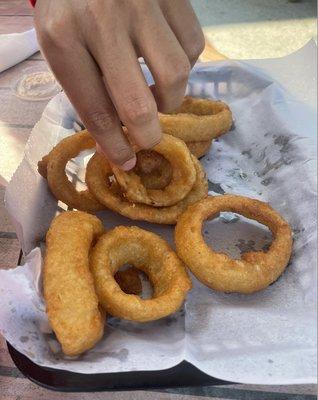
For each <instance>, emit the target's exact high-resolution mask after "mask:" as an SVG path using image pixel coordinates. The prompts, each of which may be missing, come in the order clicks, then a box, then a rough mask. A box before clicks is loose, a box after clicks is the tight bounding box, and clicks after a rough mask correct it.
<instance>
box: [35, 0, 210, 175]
mask: <svg viewBox="0 0 318 400" xmlns="http://www.w3.org/2000/svg"><path fill="white" fill-rule="evenodd" d="M35 25H36V30H37V35H38V39H39V43H40V45H41V48H42V51H43V53H44V55H45V57H46V59H47V61H48V63H49V64H50V67H51V69H52V71H53V73H54V74H55V76H56V78H57V79H58V80H59V82H60V83H61V85H62V87H63V88H64V90H65V92H66V94H67V95H68V97H69V98H70V100H71V101H72V103H73V105H74V107H75V108H76V110H77V112H78V113H79V115H80V117H81V118H82V120H83V122H84V124H85V126H86V127H87V129H88V130H89V131H90V132H91V134H92V135H93V136H94V138H95V140H96V142H97V144H98V146H99V148H100V150H101V151H102V152H103V153H104V154H105V155H106V157H107V158H108V159H109V160H110V161H111V162H112V163H114V164H116V165H118V166H121V167H122V168H123V169H126V170H128V169H131V168H133V166H134V165H135V162H136V156H135V154H134V151H133V148H132V146H131V144H130V141H131V142H133V143H135V144H137V145H138V146H139V147H141V148H144V149H149V148H151V147H153V146H154V145H155V144H157V143H158V142H159V141H160V138H161V130H160V126H159V120H158V115H157V112H158V109H159V111H161V112H169V111H173V110H174V109H175V108H177V107H178V106H179V105H180V104H181V101H182V98H183V96H184V93H185V89H186V84H187V80H188V75H189V72H190V69H191V66H193V65H194V63H195V62H196V60H197V58H198V56H199V55H200V53H201V52H202V50H203V47H204V38H203V34H202V31H201V28H200V25H199V23H198V21H197V18H196V16H195V14H194V12H193V10H192V8H191V5H190V2H189V1H188V0H37V3H36V8H35ZM138 57H143V58H144V59H145V61H146V63H147V65H148V67H149V68H150V70H151V73H152V75H153V77H154V81H155V85H154V86H153V87H151V88H149V87H148V86H147V83H146V81H145V79H144V77H143V74H142V71H141V68H140V65H139V62H138ZM120 121H122V122H123V124H124V125H125V126H127V128H128V131H129V140H128V139H127V137H126V136H125V135H124V133H123V130H122V127H121V123H120Z"/></svg>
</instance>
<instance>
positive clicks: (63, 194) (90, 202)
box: [38, 130, 105, 212]
mask: <svg viewBox="0 0 318 400" xmlns="http://www.w3.org/2000/svg"><path fill="white" fill-rule="evenodd" d="M94 147H95V141H94V139H93V138H92V137H91V135H90V134H89V133H88V132H87V131H86V130H85V131H82V132H78V133H76V134H74V135H72V136H68V137H66V138H65V139H63V140H61V141H60V142H59V143H58V144H57V145H56V146H55V147H54V148H53V149H52V150H51V152H50V153H49V154H48V155H47V156H45V157H44V158H43V159H42V161H40V162H39V164H38V170H39V172H40V173H41V175H42V176H44V175H45V164H46V163H47V168H46V175H47V181H48V184H49V187H50V189H51V191H52V193H53V194H54V196H55V197H56V199H58V200H61V201H62V202H63V203H65V204H67V205H68V206H69V207H72V208H76V209H78V210H82V211H87V212H96V211H100V210H103V209H105V207H104V206H103V205H102V204H100V203H99V202H98V201H97V200H96V198H95V197H94V196H93V195H92V194H91V193H90V192H89V190H82V191H80V192H79V191H77V190H76V189H75V187H74V185H73V184H72V182H70V181H69V180H68V178H67V176H66V173H65V167H66V164H67V162H68V161H69V160H71V159H72V158H74V157H76V156H77V155H78V154H79V153H80V152H81V151H84V150H88V149H92V148H94Z"/></svg>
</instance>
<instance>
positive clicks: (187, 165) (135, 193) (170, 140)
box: [112, 135, 196, 207]
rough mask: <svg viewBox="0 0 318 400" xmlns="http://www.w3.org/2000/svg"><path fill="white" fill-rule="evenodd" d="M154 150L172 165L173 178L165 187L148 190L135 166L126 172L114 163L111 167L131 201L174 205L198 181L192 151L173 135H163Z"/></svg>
mask: <svg viewBox="0 0 318 400" xmlns="http://www.w3.org/2000/svg"><path fill="white" fill-rule="evenodd" d="M153 151H154V152H156V153H159V154H161V155H163V156H164V157H165V158H166V159H167V160H168V161H169V162H170V164H171V167H172V177H171V181H170V182H169V184H168V185H167V186H166V187H164V188H163V189H147V188H146V187H145V186H144V185H143V184H142V181H141V179H140V177H139V176H138V175H137V174H136V172H135V170H134V169H133V170H131V171H123V170H122V169H120V168H118V167H116V166H112V170H113V172H114V175H115V177H116V180H117V182H118V184H119V185H120V186H121V188H122V190H123V191H124V192H125V195H126V197H127V198H128V199H129V200H130V201H134V202H136V203H143V204H148V205H152V206H156V207H164V206H171V205H174V204H176V203H178V202H179V201H180V200H182V199H184V198H185V197H186V195H187V194H188V193H189V192H190V190H191V189H192V186H193V184H194V181H195V177H196V172H195V168H194V165H193V162H192V159H191V154H190V151H189V149H188V148H187V146H186V144H185V143H184V142H183V141H182V140H180V139H177V138H175V137H173V136H170V135H163V137H162V140H161V142H160V143H159V144H157V145H156V146H155V147H154V148H153Z"/></svg>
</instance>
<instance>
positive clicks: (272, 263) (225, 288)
mask: <svg viewBox="0 0 318 400" xmlns="http://www.w3.org/2000/svg"><path fill="white" fill-rule="evenodd" d="M221 211H230V212H234V213H238V214H242V215H244V217H247V218H251V219H254V220H256V221H258V222H259V223H261V224H264V225H266V226H268V228H269V229H270V230H271V231H272V233H273V237H274V240H273V242H272V244H271V246H270V248H269V250H268V251H267V252H266V253H265V252H263V251H252V252H248V253H245V254H243V255H242V259H241V260H234V259H232V258H230V257H229V256H228V255H226V254H223V253H218V252H215V251H214V250H213V249H211V248H210V247H208V246H207V245H206V243H205V242H204V239H203V237H202V223H203V221H204V220H206V219H207V218H209V219H213V218H215V217H216V216H218V215H219V213H220V212H221ZM175 242H176V248H177V254H178V255H179V257H180V258H181V259H182V260H183V261H184V262H185V264H186V265H187V266H188V267H189V268H190V270H191V271H192V273H193V274H194V275H195V276H196V277H197V278H198V279H199V280H200V281H201V282H202V283H204V284H205V285H207V286H209V287H210V288H212V289H214V290H217V291H221V292H238V293H253V292H257V291H259V290H262V289H265V288H266V287H267V286H268V285H270V284H271V283H272V282H274V281H276V279H277V278H278V277H279V276H280V275H281V274H282V273H283V271H284V270H285V268H286V266H287V264H288V261H289V259H290V256H291V251H292V232H291V229H290V226H289V225H288V223H287V222H286V221H285V220H284V219H283V218H282V217H281V216H280V215H279V214H278V213H277V212H276V211H275V210H273V209H272V208H271V207H270V206H269V205H268V204H266V203H263V202H261V201H258V200H254V199H250V198H247V197H243V196H235V195H224V196H215V197H214V196H213V197H212V196H211V197H207V198H206V199H203V200H201V201H199V202H197V203H195V204H193V205H191V206H190V207H189V208H188V209H187V210H186V211H185V212H184V213H183V214H182V215H181V216H180V217H179V219H178V223H177V226H176V230H175Z"/></svg>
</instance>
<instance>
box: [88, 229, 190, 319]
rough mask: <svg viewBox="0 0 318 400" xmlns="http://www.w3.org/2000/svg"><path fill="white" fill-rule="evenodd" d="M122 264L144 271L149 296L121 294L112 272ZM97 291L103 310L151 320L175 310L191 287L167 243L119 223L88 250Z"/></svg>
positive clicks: (132, 317) (143, 231) (117, 315)
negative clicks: (144, 297) (151, 290)
mask: <svg viewBox="0 0 318 400" xmlns="http://www.w3.org/2000/svg"><path fill="white" fill-rule="evenodd" d="M124 264H131V265H133V266H134V267H136V268H138V269H140V270H142V271H143V272H145V273H146V274H147V275H148V277H149V280H150V282H151V284H152V286H153V290H154V295H153V298H151V299H141V298H140V297H139V296H136V295H132V294H126V293H124V292H123V291H122V290H121V288H120V287H119V285H118V284H117V282H116V281H115V279H114V274H115V273H116V272H117V271H118V269H119V268H120V267H121V266H122V265H124ZM90 268H91V271H92V274H93V276H94V282H95V288H96V293H97V296H98V298H99V301H100V303H101V305H102V307H103V308H104V309H105V311H106V312H109V313H110V314H111V315H113V316H115V317H119V318H124V319H127V320H130V321H139V322H146V321H154V320H157V319H160V318H163V317H166V316H167V315H170V314H172V313H174V312H176V311H177V310H178V309H179V308H180V307H181V305H182V303H183V302H184V299H185V297H186V294H187V292H188V291H189V290H190V289H191V281H190V278H189V277H188V274H187V272H186V270H185V268H184V265H183V263H182V262H181V260H180V259H179V258H178V257H177V255H176V254H175V252H174V251H172V250H171V248H170V247H169V245H168V243H167V242H166V241H165V240H163V239H162V238H160V237H159V236H157V235H156V234H154V233H152V232H148V231H145V230H143V229H140V228H138V227H134V226H132V227H125V226H118V227H116V228H115V229H113V230H112V231H109V232H107V233H105V234H104V235H102V236H101V237H100V238H99V240H98V241H97V243H96V245H95V247H94V248H93V250H92V252H91V261H90Z"/></svg>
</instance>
